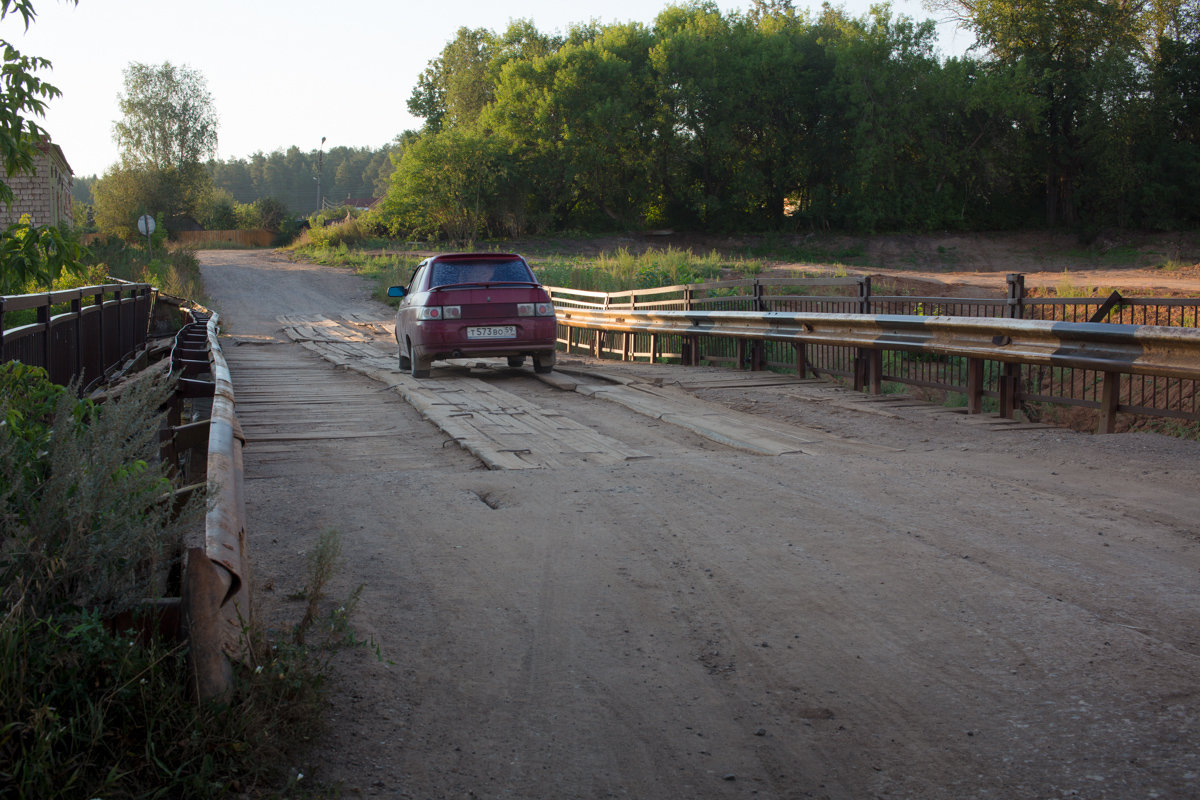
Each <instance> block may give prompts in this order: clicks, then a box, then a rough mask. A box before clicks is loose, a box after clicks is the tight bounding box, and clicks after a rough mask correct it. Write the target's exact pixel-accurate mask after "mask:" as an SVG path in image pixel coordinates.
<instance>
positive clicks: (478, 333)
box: [467, 325, 517, 339]
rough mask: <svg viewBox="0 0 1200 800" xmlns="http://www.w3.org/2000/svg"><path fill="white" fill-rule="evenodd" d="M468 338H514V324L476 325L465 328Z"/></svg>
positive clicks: (515, 331) (515, 329)
mask: <svg viewBox="0 0 1200 800" xmlns="http://www.w3.org/2000/svg"><path fill="white" fill-rule="evenodd" d="M467 338H468V339H515V338H517V326H516V325H477V326H475V327H471V328H467Z"/></svg>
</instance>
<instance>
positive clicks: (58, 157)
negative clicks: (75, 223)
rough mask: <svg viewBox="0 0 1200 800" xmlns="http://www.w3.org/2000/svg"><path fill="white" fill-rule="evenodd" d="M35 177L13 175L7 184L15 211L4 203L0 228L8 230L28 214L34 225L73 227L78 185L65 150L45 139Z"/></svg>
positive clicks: (23, 174)
mask: <svg viewBox="0 0 1200 800" xmlns="http://www.w3.org/2000/svg"><path fill="white" fill-rule="evenodd" d="M37 148H38V150H39V154H38V156H37V158H36V159H35V162H34V163H35V170H34V171H33V172H31V173H20V174H17V175H9V176H8V177H7V178H5V183H7V184H8V185H9V188H11V189H12V193H13V203H12V207H11V208H8V207H6V206H5V205H4V204H3V203H0V226H4V227H7V226H9V225H12V224H13V223H15V222H17V221H18V220H20V219H21V215H22V214H28V215H29V217H30V219H31V220H32V221H33V224H34V225H62V226H66V227H69V226H70V225H71V188H72V185H73V184H74V182H75V179H74V178H73V177H72V176H73V175H74V174H75V173H73V172H71V165H70V164H68V163H67V159H66V157H65V156H64V155H63V151H62V149H61V148H60V147H59V146H58V145H56V144H54V143H52V142H51V141H49V140H48V139H43V140H42V141H41V142H38V145H37Z"/></svg>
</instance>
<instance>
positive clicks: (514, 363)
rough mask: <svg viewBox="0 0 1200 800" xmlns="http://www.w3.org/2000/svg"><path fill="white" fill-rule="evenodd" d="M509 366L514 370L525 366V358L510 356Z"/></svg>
mask: <svg viewBox="0 0 1200 800" xmlns="http://www.w3.org/2000/svg"><path fill="white" fill-rule="evenodd" d="M508 365H509V366H510V367H512V368H513V369H516V368H517V367H523V366H525V356H509V357H508Z"/></svg>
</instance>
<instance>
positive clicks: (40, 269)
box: [0, 0, 82, 293]
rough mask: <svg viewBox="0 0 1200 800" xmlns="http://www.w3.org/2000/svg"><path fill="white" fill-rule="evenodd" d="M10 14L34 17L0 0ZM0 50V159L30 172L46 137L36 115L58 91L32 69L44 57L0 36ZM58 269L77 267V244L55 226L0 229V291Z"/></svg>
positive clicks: (12, 170)
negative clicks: (29, 53) (0, 56)
mask: <svg viewBox="0 0 1200 800" xmlns="http://www.w3.org/2000/svg"><path fill="white" fill-rule="evenodd" d="M10 14H16V15H20V17H21V19H22V20H23V22H24V23H25V29H26V30H28V29H29V26H30V24H32V22H33V20H34V19H35V18H36V16H37V12H36V11H35V10H34V7H33V3H32V2H31V1H30V0H0V20H3V19H6V18H7V17H8V16H9V15H10ZM0 52H3V55H4V63H3V66H2V67H0V89H2V91H0V161H2V162H3V164H4V175H5V178H7V177H9V176H11V175H15V174H18V173H23V172H32V171H33V169H34V163H35V159H36V158H37V155H38V149H37V145H38V143H39V142H40V141H42V140H43V139H45V138H47V134H46V131H45V130H44V129H43V128H42V127H41V126H40V125H39V124H38V123H37V122H36V118H39V117H41V116H43V115H44V114H45V110H46V103H47V102H48V101H50V100H52V99H54V98H56V97H58V96H59V95H60V94H61V93H60V92H59V90H58V89H56V88H55V87H54V86H52V85H50V84H48V83H45V82H44V81H42V80H41V79H40V78H39V77H38V76H37V74H36V73H37V72H38V70H41V69H48V68H49V67H50V62H49V61H47V60H46V59H44V58H38V57H36V56H26V55H23V54H22V53H21V52H20V51H19V50H17V49H16V48H15V47H13V46H12V44H10V43H9V42H7V41H5V40H3V39H0ZM12 201H13V193H12V189H11V187H9V185H8V182H7V181H6V180H0V202H3V203H4V204H5V205H7V206H9V207H11V206H12ZM64 269H67V270H71V271H79V270H81V269H82V267H80V265H79V248H78V246H77V245H76V244H75V243H74V242H73V241H72V240H71V239H70V238H68V237H66V236H64V235H63V233H62V232H61V231H59V230H58V229H57V228H55V227H36V226H32V225H28V224H26V223H18V224H16V225H11V226H9V227H8V228H7V229H6V230H4V231H3V232H0V293H11V292H20V291H25V290H27V289H30V288H33V286H35V285H36V286H43V287H48V286H49V285H50V284H51V283H53V281H54V280H55V279H56V278H58V276H59V275H61V274H62V272H63V270H64Z"/></svg>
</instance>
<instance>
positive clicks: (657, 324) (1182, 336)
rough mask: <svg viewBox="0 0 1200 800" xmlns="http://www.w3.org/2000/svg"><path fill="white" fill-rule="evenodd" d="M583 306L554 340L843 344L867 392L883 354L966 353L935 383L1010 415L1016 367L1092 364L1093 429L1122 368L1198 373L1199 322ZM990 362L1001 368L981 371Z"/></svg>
mask: <svg viewBox="0 0 1200 800" xmlns="http://www.w3.org/2000/svg"><path fill="white" fill-rule="evenodd" d="M588 305H589V306H591V307H590V308H581V307H570V306H567V307H560V308H559V311H558V316H559V325H560V328H561V329H562V336H561V337H560V341H564V342H565V344H566V346H567V349H568V351H571V350H572V349H574V348H575V347H577V346H579V345H580V344H582V343H583V339H584V338H585V337H584V336H583V335H581V334H582V332H583V331H591V332H592V334H591V341H590V343H589V344H588V349H589V350H590V351H592V353H593V354H594V355H596V356H597V357H600V356H603V355H604V354H605V353H606V352H613V349H612V348H611V347H608V346H607V345H608V342H607V341H606V336H607V334H610V333H616V334H619V335H620V336H621V343H620V348H619V353H620V356H621V357H622V358H623V359H633V358H636V357H638V356H643V357H647V358H650V359H651V360H654V359H656V358H661V357H669V356H677V357H678V358H680V360H682V361H683V362H684V363H687V364H697V363H699V362H700V360H701V358H703V357H704V356H703V355H702V340H704V341H710V342H711V341H713V340H733V341H735V342H736V344H737V351H736V354H735V355H734V356H733V359H732V360H733V361H734V363H736V364H737V365H739V366H740V365H743V364H749V365H750V366H751V368H752V369H762V368H764V367H765V366H766V365H767V353H766V347H765V345H766V344H767V343H772V342H776V343H783V344H785V345H787V346H789V347H791V348H792V349H793V352H794V359H793V362H792V363H793V364H794V366H795V369H796V371H797V373H798V374H799V375H801V376H803V375H805V374H806V373H807V372H808V371H810V370H811V371H813V372H820V371H822V369H821V367H819V366H816V365H813V364H812V363H811V354H812V353H813V352H814V351H819V350H820V349H831V348H843V349H849V350H850V351H851V352H852V353H853V356H852V358H851V364H850V369H849V370H848V372H849V374H850V375H851V376H852V377H853V379H854V385H855V388H856V389H860V390H862V389H867V388H869V389H870V390H871V391H873V392H875V393H879V392H881V391H882V384H883V381H884V380H885V377H892V378H893V379H894V378H895V376H885V369H884V358H883V356H884V353H887V352H892V353H897V352H899V353H920V354H927V355H930V356H934V357H939V358H958V359H962V360H964V361H965V366H966V370H965V372H966V378H965V381H964V385H961V386H950V385H945V384H943V385H942V388H949V389H952V390H956V391H962V392H963V393H965V394H966V396H967V409H968V411H969V412H971V413H979V412H981V411H982V407H983V398H984V397H985V396H996V397H997V398H998V400H999V407H1000V408H999V411H1000V414H1001V415H1002V416H1006V417H1011V416H1012V415H1013V412H1014V409H1015V407H1016V404H1017V402H1018V400H1019V399H1020V398H1022V397H1025V398H1026V399H1028V398H1029V396H1030V394H1031V393H1030V392H1028V391H1023V387H1022V385H1021V382H1022V380H1021V373H1020V368H1021V367H1023V366H1033V367H1047V368H1050V369H1054V370H1090V371H1094V372H1096V373H1099V374H1100V375H1101V376H1102V378H1100V381H1101V384H1102V385H1101V389H1100V397H1099V399H1098V400H1096V401H1093V404H1094V405H1095V407H1097V408H1098V409H1099V411H1100V423H1099V430H1100V431H1101V432H1109V431H1111V430H1113V428H1114V425H1115V418H1116V414H1117V412H1118V411H1121V410H1131V406H1132V404H1130V403H1128V402H1125V403H1122V386H1121V376H1122V375H1144V376H1154V377H1161V378H1167V379H1175V380H1179V381H1193V382H1194V381H1197V380H1200V329H1195V328H1172V327H1157V326H1137V325H1114V324H1107V323H1068V322H1050V321H1043V320H1021V319H1005V318H969V317H946V316H936V317H928V316H908V315H860V314H822V313H787V312H773V311H757V312H756V311H670V310H668V311H642V310H631V309H629V308H623V309H622V308H616V309H614V308H611V307H610V308H609V309H608V310H604V309H603V308H596V307H595V304H593V303H589V304H588ZM639 335H640V336H642V337H643V338H649V347H648V349H647V348H646V347H645V342H644V341H643V347H642V349H641V350H639V349H638V347H637V342H636V339H635V337H638V336H639ZM668 338H672V339H673V340H674V341H676V342H678V345H679V350H678V352H677V353H667V352H666V351H665V349H664V342H665V340H666V339H668ZM776 363H778V362H776ZM989 363H992V364H994V365H1000V369H999V370H988V368H987V365H988V364H989ZM825 371H828V372H832V370H825ZM989 375H991V378H992V381H993V382H994V384H995V388H994V389H992V390H989V389H988V388H987V386H986V385H985V384H986V379H987V377H988V376H989ZM901 380H902V379H901ZM1127 395H1128V393H1126V397H1127ZM1038 399H1043V398H1041V397H1038ZM1194 402H1195V401H1194V400H1193V404H1194ZM1136 410H1139V411H1145V410H1146V409H1142V408H1140V407H1139V408H1137V409H1136ZM1150 413H1153V411H1150ZM1193 415H1194V416H1195V417H1196V418H1200V415H1196V414H1195V412H1194V411H1193V412H1192V414H1186V413H1180V414H1177V416H1187V417H1189V418H1191V417H1192V416H1193Z"/></svg>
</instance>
